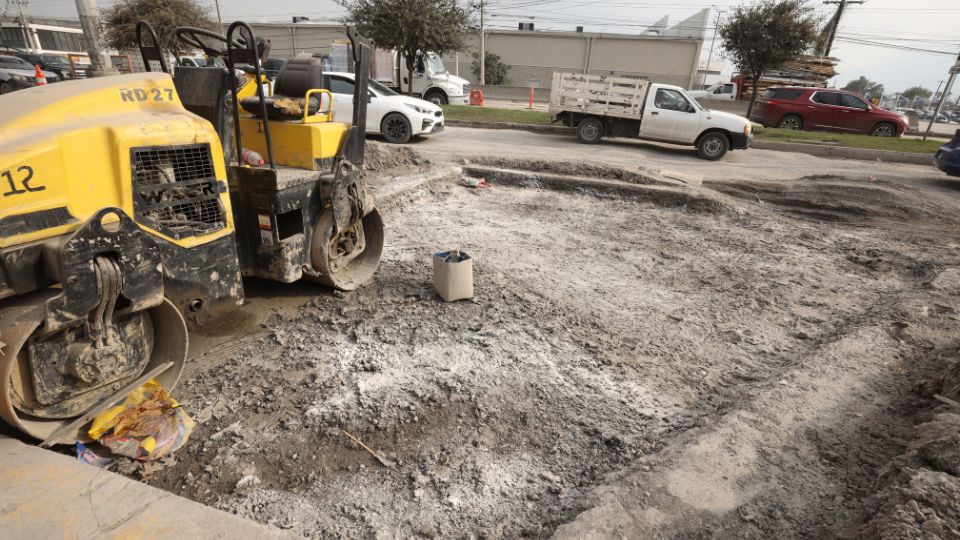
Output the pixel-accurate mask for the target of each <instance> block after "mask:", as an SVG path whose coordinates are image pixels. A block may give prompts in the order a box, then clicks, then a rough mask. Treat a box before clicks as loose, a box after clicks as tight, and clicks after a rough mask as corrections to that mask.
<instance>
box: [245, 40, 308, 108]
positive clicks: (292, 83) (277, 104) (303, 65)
mask: <svg viewBox="0 0 960 540" xmlns="http://www.w3.org/2000/svg"><path fill="white" fill-rule="evenodd" d="M314 88H326V86H324V77H323V60H322V59H321V58H314V57H313V56H312V55H310V54H301V55H298V56H297V57H295V58H293V59H291V60H290V61H288V62H287V63H286V64H285V65H284V66H283V68H282V69H281V70H280V73H278V74H277V78H276V80H274V81H273V97H268V98H265V99H264V101H266V103H267V117H268V118H270V119H271V120H295V119H302V118H303V101H304V99H303V96H305V95H306V94H307V90H311V89H314ZM240 106H241V107H242V108H243V110H245V111H247V112H248V113H250V114H252V115H254V116H256V117H257V118H259V117H260V116H261V112H260V100H259V99H258V98H257V97H253V96H251V97H248V98H243V99H242V100H240ZM319 108H320V96H318V95H314V96H310V104H309V110H310V114H316V112H317V110H318V109H319Z"/></svg>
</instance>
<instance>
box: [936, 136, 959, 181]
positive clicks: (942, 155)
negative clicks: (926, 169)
mask: <svg viewBox="0 0 960 540" xmlns="http://www.w3.org/2000/svg"><path fill="white" fill-rule="evenodd" d="M933 161H934V163H936V164H937V168H938V169H940V170H941V171H943V172H945V173H947V174H949V175H950V176H960V129H958V130H957V132H956V133H954V134H953V139H952V140H951V141H950V142H948V143H947V144H945V145H943V146H941V147H940V150H937V153H936V154H935V155H934V156H933Z"/></svg>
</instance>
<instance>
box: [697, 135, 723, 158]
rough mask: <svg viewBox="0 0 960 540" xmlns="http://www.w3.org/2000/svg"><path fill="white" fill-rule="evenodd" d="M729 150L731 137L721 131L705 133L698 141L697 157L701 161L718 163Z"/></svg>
mask: <svg viewBox="0 0 960 540" xmlns="http://www.w3.org/2000/svg"><path fill="white" fill-rule="evenodd" d="M729 150H730V137H727V136H726V134H724V133H721V132H719V131H711V132H709V133H705V134H704V135H701V136H700V139H699V140H698V141H697V156H699V157H700V158H701V159H708V160H710V161H716V160H718V159H720V158H722V157H723V156H725V155H727V152H728V151H729Z"/></svg>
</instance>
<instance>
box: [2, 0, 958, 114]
mask: <svg viewBox="0 0 960 540" xmlns="http://www.w3.org/2000/svg"><path fill="white" fill-rule="evenodd" d="M6 1H7V0H0V6H2V5H3V4H4V3H5V2H6ZM199 1H200V2H201V3H206V4H209V5H210V6H211V8H212V7H213V2H212V0H199ZM463 1H464V2H467V1H471V0H463ZM472 1H474V2H479V0H472ZM740 3H741V2H740V1H736V0H716V1H715V2H711V1H710V0H690V1H686V2H685V1H681V0H636V1H633V0H485V6H486V9H485V11H486V13H487V19H486V20H487V25H488V26H490V27H492V28H516V27H517V23H518V22H521V21H522V22H533V23H534V25H535V27H536V28H537V29H541V30H548V29H552V30H573V29H574V28H575V27H576V26H583V27H584V29H585V30H586V31H587V32H609V33H640V32H642V31H643V30H644V29H645V27H647V26H649V25H651V24H653V23H654V22H656V21H657V20H658V19H660V18H661V17H663V16H664V15H667V16H669V17H670V23H671V24H676V23H678V22H680V21H682V20H684V19H686V18H687V17H689V16H691V15H693V14H695V13H696V12H697V11H699V10H701V9H704V8H713V9H715V10H716V9H719V10H720V11H721V12H722V13H721V16H724V15H726V14H727V13H729V11H730V9H731V7H735V6H737V5H740ZM748 3H749V2H748ZM109 4H110V0H99V6H100V7H105V6H107V5H109ZM810 5H811V6H813V7H815V9H816V12H817V13H818V14H820V15H822V16H823V18H824V19H826V18H828V17H829V16H830V15H831V14H832V13H833V12H834V10H835V9H836V6H834V5H827V4H824V3H823V0H820V1H817V2H814V1H813V0H810ZM0 9H2V7H0ZM220 9H221V12H222V15H223V18H224V20H225V21H231V20H236V19H244V20H248V21H254V20H256V21H287V20H290V17H291V16H293V15H298V16H307V17H310V18H311V20H337V19H338V18H339V16H340V15H342V14H343V8H341V7H340V6H338V5H337V4H336V3H335V2H333V1H332V0H311V1H309V2H308V1H306V0H271V1H270V2H269V8H268V7H266V4H264V3H263V2H262V1H256V0H220ZM25 12H26V13H27V14H33V15H44V16H60V17H71V18H75V17H76V16H77V12H76V8H75V5H74V2H73V0H28V3H27V6H26V8H25ZM715 17H716V11H714V12H713V13H712V14H711V21H713V20H715ZM713 27H714V24H713V22H711V23H710V25H709V26H708V28H705V29H704V30H705V32H706V39H707V44H706V46H705V48H704V50H705V52H704V59H706V51H707V49H708V48H709V41H710V39H711V37H712V35H713ZM910 49H918V50H910ZM716 50H717V51H719V50H720V47H719V40H718V46H717V49H716ZM932 51H936V52H932ZM938 52H940V53H949V54H938ZM958 52H960V2H957V1H956V0H910V1H909V2H905V1H904V0H865V2H864V3H863V4H862V5H849V6H848V8H847V10H846V11H845V12H844V16H843V19H842V21H841V24H840V28H839V31H838V39H837V41H836V42H835V44H834V48H833V52H832V56H835V57H837V58H839V59H840V64H839V66H838V67H837V70H838V72H839V75H838V77H837V78H836V79H835V80H834V81H832V82H833V83H834V84H836V85H838V86H842V85H844V84H846V83H847V82H848V81H850V80H853V79H856V78H857V77H859V76H861V75H863V76H866V77H867V78H869V79H871V80H873V81H877V82H880V83H882V84H884V86H885V87H886V89H887V91H888V92H893V91H902V90H905V89H906V88H908V87H910V86H914V85H922V86H926V87H928V88H930V89H932V90H935V89H936V87H937V86H938V83H939V82H940V81H943V80H944V79H946V77H947V73H948V70H949V69H950V66H951V65H953V63H954V62H955V60H956V58H957V53H958ZM717 54H718V53H717V52H715V53H714V55H715V56H714V57H715V58H716V55H717ZM729 69H730V68H728V71H729ZM958 92H960V81H958V82H957V83H956V84H955V87H954V95H957V94H958Z"/></svg>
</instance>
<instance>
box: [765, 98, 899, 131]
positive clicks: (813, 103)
mask: <svg viewBox="0 0 960 540" xmlns="http://www.w3.org/2000/svg"><path fill="white" fill-rule="evenodd" d="M750 119H751V120H753V121H754V122H757V123H760V124H763V125H764V126H766V127H778V128H781V129H809V130H824V131H840V132H844V133H862V134H865V135H874V136H877V137H899V136H901V135H903V133H904V132H905V131H906V130H907V127H908V125H907V118H906V117H905V116H904V115H902V114H900V113H897V112H893V111H888V110H886V109H881V108H880V107H877V106H875V105H873V104H871V103H868V102H867V100H865V99H863V98H862V97H860V96H859V95H857V94H854V93H853V92H846V91H844V90H836V89H832V88H803V87H790V86H785V87H775V88H769V89H767V91H766V92H764V93H763V95H761V96H760V97H759V98H757V103H756V105H754V107H753V112H752V113H751V114H750Z"/></svg>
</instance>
